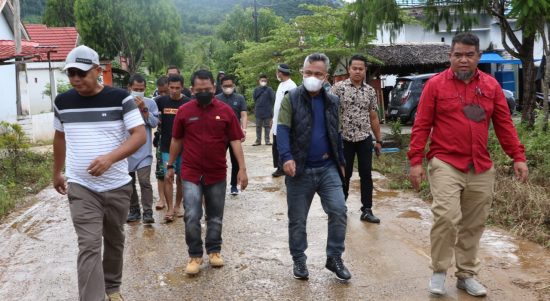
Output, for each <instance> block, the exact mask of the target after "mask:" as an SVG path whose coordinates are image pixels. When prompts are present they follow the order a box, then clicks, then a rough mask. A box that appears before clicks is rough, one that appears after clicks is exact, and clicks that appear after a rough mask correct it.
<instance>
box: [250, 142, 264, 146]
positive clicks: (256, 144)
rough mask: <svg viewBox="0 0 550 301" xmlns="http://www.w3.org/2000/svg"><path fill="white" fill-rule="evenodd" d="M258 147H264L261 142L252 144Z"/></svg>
mask: <svg viewBox="0 0 550 301" xmlns="http://www.w3.org/2000/svg"><path fill="white" fill-rule="evenodd" d="M258 145H262V143H261V142H254V144H252V146H258Z"/></svg>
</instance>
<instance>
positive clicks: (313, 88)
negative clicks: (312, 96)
mask: <svg viewBox="0 0 550 301" xmlns="http://www.w3.org/2000/svg"><path fill="white" fill-rule="evenodd" d="M303 84H304V87H305V88H306V90H308V92H317V91H319V90H321V88H322V87H323V80H322V79H318V78H317V77H315V76H310V77H304V81H303Z"/></svg>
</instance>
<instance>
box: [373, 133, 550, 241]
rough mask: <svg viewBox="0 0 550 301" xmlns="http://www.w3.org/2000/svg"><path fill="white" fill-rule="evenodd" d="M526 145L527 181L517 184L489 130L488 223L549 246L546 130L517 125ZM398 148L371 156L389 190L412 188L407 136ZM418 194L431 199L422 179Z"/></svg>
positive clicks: (549, 155)
mask: <svg viewBox="0 0 550 301" xmlns="http://www.w3.org/2000/svg"><path fill="white" fill-rule="evenodd" d="M518 134H519V137H520V138H521V141H522V143H523V144H524V145H525V147H526V153H527V159H528V165H529V172H530V175H529V182H528V183H526V184H521V183H518V182H517V181H516V180H515V179H514V178H513V163H512V160H511V159H510V158H508V157H507V156H506V155H505V154H504V153H503V151H502V149H501V147H500V145H499V144H498V140H497V139H496V137H495V135H494V132H492V131H491V138H490V139H489V149H490V152H491V157H492V158H493V161H494V162H495V166H496V169H497V176H496V184H495V197H494V200H493V204H492V207H491V212H490V216H489V220H488V223H489V224H492V225H497V226H499V227H502V228H505V229H507V230H509V231H511V232H512V233H513V234H515V235H518V236H522V237H524V238H526V239H529V240H531V241H534V242H537V243H539V244H541V245H542V246H544V247H546V248H550V133H543V132H542V131H540V130H534V131H527V130H526V129H523V128H521V127H518ZM401 139H402V141H403V143H402V145H403V146H404V147H402V149H401V150H400V151H399V152H397V153H388V154H382V155H381V156H380V157H378V158H374V159H373V169H374V170H376V171H378V172H380V173H382V174H383V175H385V176H386V177H387V178H388V180H389V181H388V184H387V185H388V187H387V188H391V189H404V190H410V189H412V186H411V183H410V182H409V179H408V172H409V168H408V166H409V165H408V161H407V158H406V151H407V146H408V145H409V140H410V136H409V135H402V136H401ZM419 196H420V197H421V198H422V199H424V200H425V201H427V202H431V194H430V189H429V185H428V183H427V182H424V183H423V184H422V187H421V191H420V193H419Z"/></svg>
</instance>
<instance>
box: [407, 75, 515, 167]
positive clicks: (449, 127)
mask: <svg viewBox="0 0 550 301" xmlns="http://www.w3.org/2000/svg"><path fill="white" fill-rule="evenodd" d="M471 103H474V104H479V105H480V106H481V107H483V109H484V110H485V116H486V118H485V120H482V121H480V122H475V121H472V120H470V119H468V118H466V116H465V115H464V113H463V111H462V109H463V107H464V106H465V105H468V104H471ZM491 121H492V124H493V128H494V130H495V133H496V135H497V138H498V140H499V142H500V145H501V146H502V148H503V149H504V151H505V152H506V154H508V156H510V157H511V158H513V159H514V161H515V162H525V148H524V147H523V145H522V144H521V143H520V141H519V139H518V135H517V132H516V129H515V128H514V124H513V123H512V118H511V117H510V111H509V109H508V104H507V103H506V98H505V97H504V94H503V92H502V89H501V87H500V85H499V84H498V82H497V81H496V80H495V79H494V78H493V77H492V76H490V75H488V74H486V73H483V72H481V71H479V70H477V71H476V74H475V75H474V77H473V78H472V80H471V81H470V82H469V83H468V84H466V83H464V82H463V81H461V80H458V79H456V78H455V76H454V73H453V71H452V70H451V69H447V70H446V71H444V72H442V73H440V74H438V75H436V76H434V77H433V78H431V79H430V80H429V81H428V82H427V83H426V86H425V87H424V89H423V91H422V96H421V97H420V103H419V104H418V109H417V113H416V119H415V122H414V126H413V128H412V135H411V143H410V145H409V151H408V153H407V156H408V158H409V161H410V163H411V166H414V165H418V164H421V163H422V159H423V157H424V148H425V145H426V142H427V140H428V138H430V146H429V151H428V153H427V156H426V157H427V159H428V160H429V159H431V158H433V157H434V156H435V157H437V158H438V159H440V160H442V161H444V162H447V163H448V164H451V165H452V166H454V167H455V168H456V169H458V170H460V171H462V172H468V171H469V170H470V168H471V167H473V168H474V171H475V173H481V172H484V171H487V170H488V169H490V168H491V166H492V165H493V162H492V161H491V157H490V155H489V151H488V150H487V139H488V135H489V124H490V122H491Z"/></svg>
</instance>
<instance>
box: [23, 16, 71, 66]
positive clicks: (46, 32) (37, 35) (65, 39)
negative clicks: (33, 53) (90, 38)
mask: <svg viewBox="0 0 550 301" xmlns="http://www.w3.org/2000/svg"><path fill="white" fill-rule="evenodd" d="M25 28H26V29H27V32H28V33H29V36H30V38H31V41H33V42H38V43H39V44H40V46H56V47H57V48H56V51H57V52H53V53H51V60H52V61H65V58H66V57H67V54H69V52H70V51H71V50H72V49H73V48H75V47H76V46H77V42H78V32H77V31H76V28H74V27H47V26H46V25H43V24H25ZM38 60H42V61H45V60H47V56H46V54H42V56H41V58H37V59H35V61H38Z"/></svg>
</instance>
